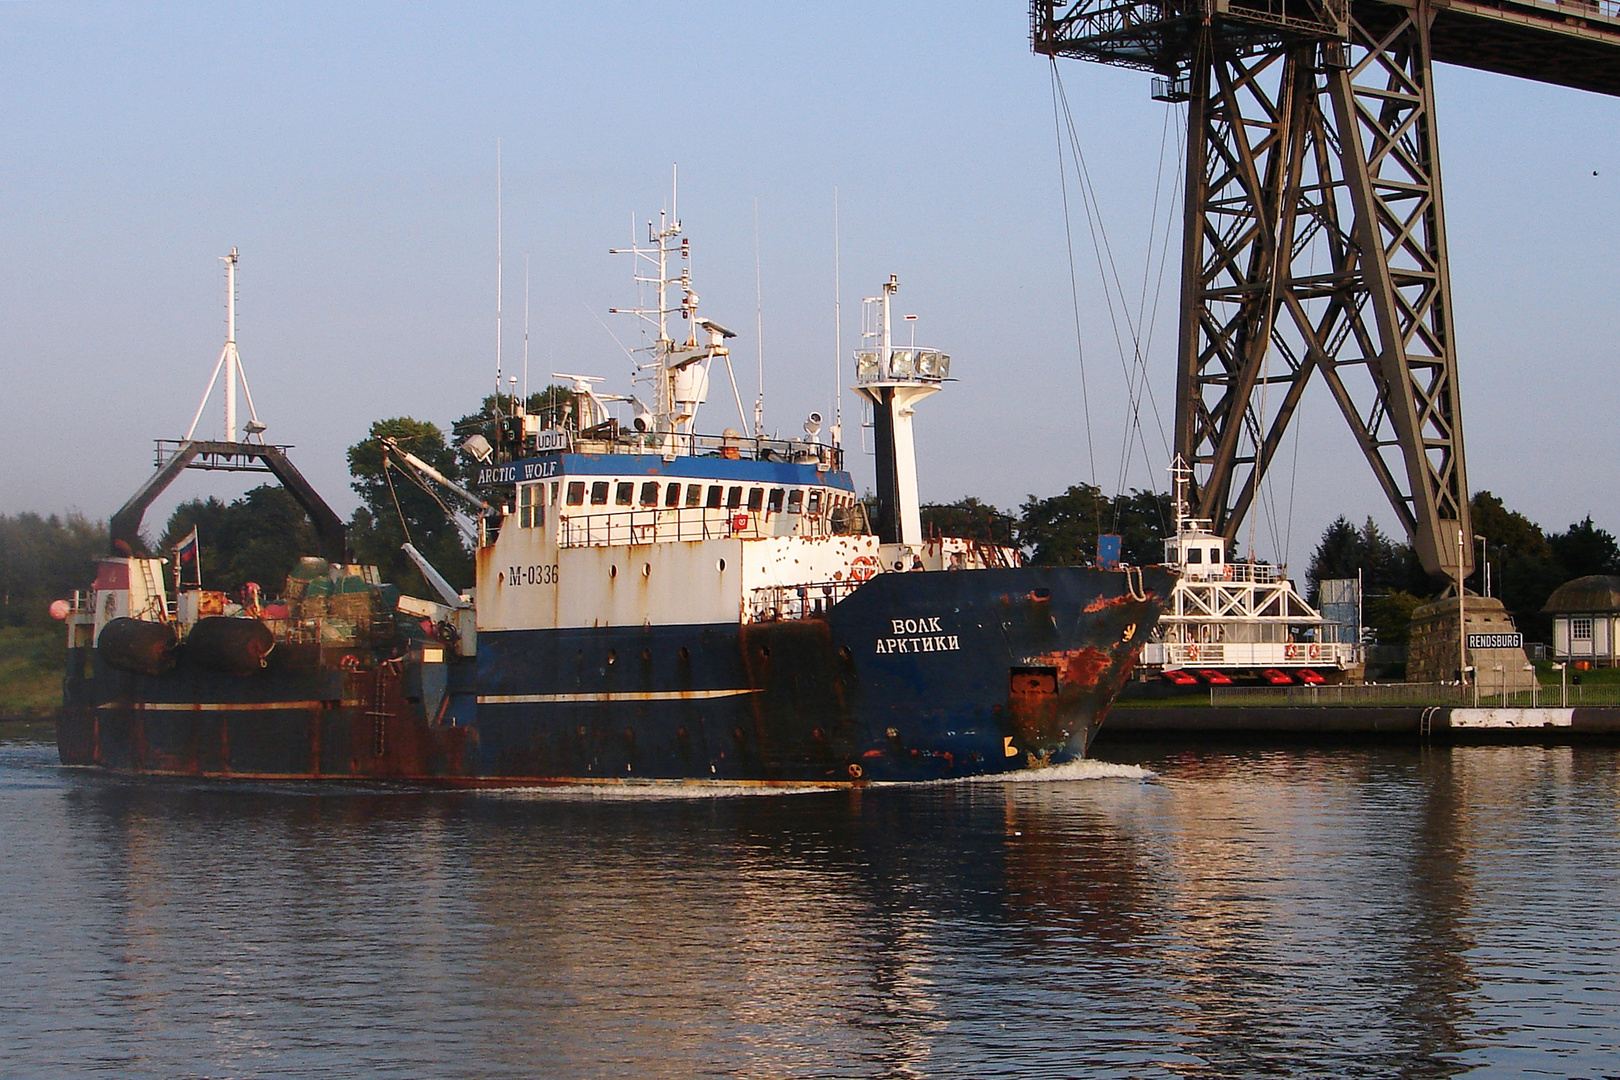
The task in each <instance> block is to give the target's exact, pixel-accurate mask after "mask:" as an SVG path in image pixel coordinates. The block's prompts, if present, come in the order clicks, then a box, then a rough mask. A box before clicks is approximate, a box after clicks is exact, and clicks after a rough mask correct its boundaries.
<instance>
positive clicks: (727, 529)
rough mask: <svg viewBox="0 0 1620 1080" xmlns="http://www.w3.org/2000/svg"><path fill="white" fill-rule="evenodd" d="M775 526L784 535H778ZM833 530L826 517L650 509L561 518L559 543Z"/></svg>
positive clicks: (587, 544) (607, 543) (651, 541)
mask: <svg viewBox="0 0 1620 1080" xmlns="http://www.w3.org/2000/svg"><path fill="white" fill-rule="evenodd" d="M784 519H786V520H785V521H784ZM779 526H782V527H784V528H785V531H782V532H778V531H777V530H778V527H779ZM835 531H836V530H834V528H833V526H832V521H831V516H830V515H829V514H827V513H819V514H790V513H786V512H783V511H762V510H741V509H736V510H726V509H714V508H703V507H672V508H669V509H663V508H658V507H651V506H648V507H642V508H639V509H634V510H621V511H615V512H612V513H606V514H603V513H596V514H588V513H587V514H567V515H563V516H562V517H561V518H559V519H558V523H557V544H558V546H559V547H565V548H571V547H614V546H618V545H623V544H669V543H678V542H680V541H682V540H724V539H726V538H728V537H744V538H747V539H751V540H752V539H758V538H760V537H768V536H831V535H833V534H834V533H835Z"/></svg>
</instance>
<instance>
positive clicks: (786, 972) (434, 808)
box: [0, 747, 1620, 1077]
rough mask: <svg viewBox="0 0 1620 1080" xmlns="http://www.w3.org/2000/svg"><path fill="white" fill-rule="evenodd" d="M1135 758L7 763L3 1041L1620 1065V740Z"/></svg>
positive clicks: (1445, 1067) (294, 1070)
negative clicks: (719, 780) (390, 767)
mask: <svg viewBox="0 0 1620 1080" xmlns="http://www.w3.org/2000/svg"><path fill="white" fill-rule="evenodd" d="M1112 749H1113V750H1114V752H1116V753H1118V754H1119V755H1120V756H1121V757H1122V758H1129V759H1132V760H1139V761H1142V762H1145V763H1146V764H1147V765H1148V766H1149V767H1150V768H1151V769H1152V770H1153V771H1154V772H1155V773H1156V774H1157V778H1155V779H1147V778H1140V777H1145V776H1146V775H1147V774H1141V773H1138V774H1137V776H1138V777H1139V778H1136V779H1132V778H1129V777H1128V776H1127V777H1126V778H1123V779H1121V778H1117V777H1116V778H1112V779H1093V780H1077V781H1072V782H1066V783H1052V784H961V785H940V786H930V787H925V788H917V789H901V788H886V789H873V790H867V791H861V792H831V793H822V794H807V795H806V794H800V795H778V796H738V797H726V798H663V797H645V798H614V799H603V798H596V797H592V796H591V795H590V794H588V793H585V794H580V793H575V794H567V793H564V794H556V793H552V794H541V795H522V796H512V795H500V794H467V793H439V792H407V791H397V790H383V789H363V788H335V789H334V788H316V787H287V788H267V787H255V788H234V787H227V786H210V785H188V784H181V783H174V784H166V783H139V784H135V783H125V782H122V781H117V780H111V779H106V778H97V777H94V776H91V775H86V774H80V773H73V772H63V771H60V770H56V769H54V768H52V767H51V766H50V763H49V757H48V756H45V755H43V754H41V753H36V752H35V751H32V750H28V749H26V748H24V749H18V748H16V747H5V748H0V750H3V751H4V752H0V813H4V814H5V816H6V820H9V821H19V822H26V823H27V824H26V826H25V827H24V828H22V829H13V830H11V831H10V832H9V833H5V834H0V859H3V860H4V861H3V865H5V866H7V867H8V874H7V875H6V876H7V878H8V879H9V880H8V883H4V884H0V916H4V918H3V920H0V927H3V928H0V956H4V957H6V960H5V961H3V962H4V964H5V965H6V968H7V971H6V977H5V978H3V979H0V986H3V987H4V988H0V1045H4V1046H8V1047H10V1048H11V1049H10V1050H9V1051H0V1061H5V1058H6V1055H7V1054H8V1053H9V1055H10V1057H11V1058H12V1060H10V1061H5V1063H6V1064H7V1065H8V1070H7V1071H14V1072H17V1073H19V1074H27V1075H53V1074H54V1075H69V1074H73V1075H81V1074H83V1073H86V1072H94V1071H98V1070H100V1071H107V1072H114V1073H117V1074H119V1075H129V1076H172V1075H276V1074H305V1073H309V1072H318V1071H322V1070H323V1069H329V1068H333V1069H338V1070H339V1071H342V1072H346V1073H358V1072H366V1073H374V1074H378V1075H400V1076H405V1075H410V1076H419V1075H435V1076H439V1075H442V1076H502V1077H504V1076H513V1077H516V1076H534V1075H547V1076H559V1077H573V1076H597V1075H602V1074H604V1073H611V1074H620V1075H718V1074H724V1075H734V1076H760V1077H767V1076H768V1077H781V1076H930V1075H932V1076H969V1075H972V1076H979V1075H990V1074H1017V1075H1052V1076H1069V1077H1083V1076H1112V1075H1118V1076H1127V1075H1128V1076H1154V1075H1159V1076H1216V1075H1220V1076H1226V1075H1254V1074H1265V1073H1278V1074H1286V1075H1291V1076H1298V1075H1319V1076H1356V1075H1365V1076H1372V1075H1377V1076H1388V1075H1401V1076H1414V1077H1415V1076H1449V1075H1455V1074H1458V1073H1461V1072H1465V1071H1468V1070H1469V1069H1471V1068H1474V1067H1476V1066H1478V1065H1481V1064H1489V1063H1499V1062H1501V1061H1504V1060H1511V1061H1513V1062H1514V1063H1515V1067H1516V1068H1518V1067H1524V1068H1529V1067H1538V1068H1547V1069H1548V1070H1549V1071H1553V1072H1570V1071H1576V1067H1577V1066H1590V1065H1593V1064H1594V1063H1596V1062H1600V1061H1601V1060H1602V1058H1603V1055H1605V1054H1607V1053H1608V1050H1607V1045H1606V1040H1607V1037H1608V1036H1607V1032H1608V1031H1611V1030H1613V1028H1614V1026H1615V1021H1616V1019H1617V1018H1620V994H1617V992H1616V990H1615V987H1616V985H1617V980H1616V979H1615V974H1616V966H1617V965H1616V961H1615V960H1614V957H1615V956H1616V955H1617V953H1616V949H1615V947H1616V946H1620V940H1617V937H1620V933H1617V931H1620V920H1617V917H1616V911H1617V906H1616V904H1615V899H1616V896H1615V892H1616V888H1615V884H1614V883H1615V881H1616V880H1617V876H1616V874H1615V871H1616V869H1617V866H1616V863H1617V858H1616V824H1617V822H1616V808H1617V798H1616V796H1617V791H1616V781H1615V775H1614V773H1615V770H1614V764H1615V756H1614V752H1613V751H1610V750H1573V749H1570V748H1534V747H1510V748H1455V749H1429V750H1424V751H1419V750H1416V749H1413V750H1411V751H1405V750H1365V749H1339V750H1334V751H1332V752H1320V751H1307V750H1287V751H1283V750H1260V749H1254V750H1244V751H1210V750H1208V749H1202V750H1197V749H1189V750H1186V751H1184V752H1167V751H1166V750H1164V749H1163V748H1162V747H1147V748H1130V747H1114V748H1112ZM30 755H32V756H30ZM12 870H15V871H16V873H12V872H11V871H12ZM17 874H21V875H22V876H21V877H18V876H17ZM23 881H26V882H27V884H26V886H23V885H21V884H20V882H23ZM13 976H17V977H15V978H14V977H13Z"/></svg>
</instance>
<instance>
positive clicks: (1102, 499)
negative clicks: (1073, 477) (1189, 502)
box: [1014, 484, 1170, 565]
mask: <svg viewBox="0 0 1620 1080" xmlns="http://www.w3.org/2000/svg"><path fill="white" fill-rule="evenodd" d="M1169 502H1170V499H1169V496H1168V495H1164V494H1160V493H1158V492H1153V491H1134V490H1133V491H1131V492H1130V493H1128V494H1125V495H1120V496H1118V497H1117V498H1112V499H1111V498H1109V497H1108V496H1106V495H1104V494H1103V493H1102V491H1101V489H1099V488H1097V487H1096V486H1095V485H1092V484H1075V485H1074V486H1072V487H1070V488H1069V489H1068V490H1067V491H1065V492H1063V493H1062V494H1061V495H1053V496H1051V497H1049V498H1045V499H1040V498H1037V497H1035V496H1034V495H1031V496H1029V497H1028V498H1027V499H1025V500H1024V504H1023V506H1022V507H1020V508H1019V515H1018V522H1017V524H1016V526H1015V528H1014V533H1015V535H1016V537H1017V539H1018V543H1019V544H1020V545H1021V546H1022V547H1024V548H1026V549H1027V550H1029V551H1030V553H1031V560H1032V561H1033V562H1036V563H1042V564H1046V565H1076V564H1082V563H1089V562H1091V561H1092V560H1094V559H1095V558H1096V557H1097V535H1098V534H1099V533H1117V534H1118V535H1119V537H1120V557H1121V558H1123V559H1124V560H1125V561H1126V562H1129V563H1136V564H1147V563H1157V562H1162V561H1163V560H1164V537H1165V535H1166V534H1167V533H1168V532H1169V528H1170V512H1169Z"/></svg>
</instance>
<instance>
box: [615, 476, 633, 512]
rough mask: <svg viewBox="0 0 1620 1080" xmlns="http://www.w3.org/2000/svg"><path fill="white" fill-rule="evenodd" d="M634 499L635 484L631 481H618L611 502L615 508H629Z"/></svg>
mask: <svg viewBox="0 0 1620 1080" xmlns="http://www.w3.org/2000/svg"><path fill="white" fill-rule="evenodd" d="M635 497H636V484H635V481H633V480H620V481H619V485H618V489H617V490H616V491H614V493H613V502H614V504H615V505H617V506H629V505H630V504H631V503H632V502H633V501H635Z"/></svg>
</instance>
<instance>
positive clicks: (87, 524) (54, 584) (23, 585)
mask: <svg viewBox="0 0 1620 1080" xmlns="http://www.w3.org/2000/svg"><path fill="white" fill-rule="evenodd" d="M106 550H107V527H106V525H104V524H103V523H101V522H99V521H94V522H93V521H90V520H88V519H86V518H85V517H84V516H83V515H80V514H67V515H57V514H52V515H50V516H49V517H41V516H40V515H39V514H32V513H23V514H17V515H15V516H11V515H5V514H0V626H34V627H43V626H48V625H50V624H51V617H50V610H49V609H50V604H51V601H52V600H61V599H65V598H66V597H69V596H71V595H72V594H73V591H74V590H75V589H88V588H89V587H90V583H91V581H93V580H94V579H95V575H96V567H95V558H96V556H97V555H100V554H103V553H105V552H106Z"/></svg>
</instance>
